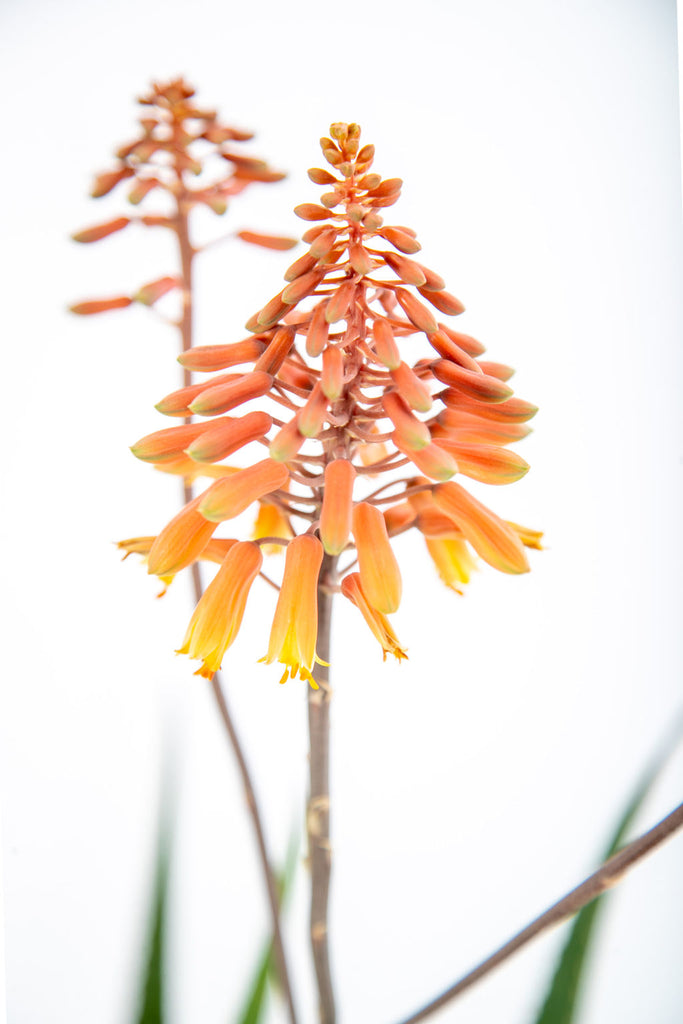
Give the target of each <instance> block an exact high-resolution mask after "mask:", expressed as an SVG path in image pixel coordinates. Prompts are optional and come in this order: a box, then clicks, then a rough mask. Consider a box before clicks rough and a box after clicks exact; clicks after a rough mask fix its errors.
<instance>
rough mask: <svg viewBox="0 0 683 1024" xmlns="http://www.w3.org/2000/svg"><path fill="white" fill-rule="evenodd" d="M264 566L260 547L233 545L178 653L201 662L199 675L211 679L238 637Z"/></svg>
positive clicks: (249, 542) (210, 585)
mask: <svg viewBox="0 0 683 1024" xmlns="http://www.w3.org/2000/svg"><path fill="white" fill-rule="evenodd" d="M262 564H263V555H262V554H261V550H260V548H259V546H258V544H253V543H252V542H251V541H240V542H238V543H237V544H233V545H232V547H231V548H230V550H229V551H228V553H227V555H226V556H225V561H224V562H223V564H222V565H221V567H220V569H219V570H218V572H217V574H216V576H215V577H214V579H213V580H212V581H211V583H210V584H209V585H208V587H207V588H206V590H205V591H204V594H203V596H202V598H201V600H200V601H199V604H198V605H197V607H196V608H195V610H194V613H193V615H192V618H191V619H190V624H189V626H188V628H187V633H186V634H185V639H184V641H183V645H182V647H180V648H179V649H178V651H177V652H176V653H177V654H188V655H189V656H190V657H191V658H197V659H201V661H202V666H201V668H199V669H198V670H197V671H196V672H195V675H198V676H204V677H205V678H206V679H211V678H212V676H213V674H214V672H217V671H218V669H219V668H220V667H221V662H222V660H223V656H224V654H225V652H226V650H227V649H228V647H230V645H231V643H232V642H233V640H234V639H235V637H236V636H237V633H238V631H239V628H240V626H241V624H242V617H243V615H244V608H245V605H246V603H247V597H248V596H249V590H250V589H251V585H252V583H253V582H254V580H255V579H256V576H257V575H258V573H259V571H260V569H261V565H262Z"/></svg>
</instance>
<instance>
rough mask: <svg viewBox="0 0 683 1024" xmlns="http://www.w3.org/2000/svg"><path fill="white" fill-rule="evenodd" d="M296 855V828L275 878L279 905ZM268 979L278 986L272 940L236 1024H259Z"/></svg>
mask: <svg viewBox="0 0 683 1024" xmlns="http://www.w3.org/2000/svg"><path fill="white" fill-rule="evenodd" d="M298 855H299V838H298V830H297V831H296V832H293V833H292V838H291V839H290V842H289V846H288V848H287V857H286V859H285V866H284V870H282V871H281V872H279V873H278V874H277V876H276V878H275V881H276V884H277V889H278V895H279V901H280V906H281V907H282V905H283V903H284V901H285V899H286V898H287V896H288V895H289V891H290V889H291V887H292V882H293V880H294V874H295V871H296V866H297V861H298ZM269 981H270V984H271V986H272V987H273V988H279V985H280V979H279V975H278V971H277V965H276V963H275V956H274V953H273V942H272V940H269V941H268V942H266V944H265V947H264V949H263V950H262V952H261V955H260V957H259V960H258V964H257V966H256V970H255V971H254V976H253V978H252V981H251V984H250V986H249V989H248V991H247V995H246V998H245V1000H244V1005H243V1007H242V1011H241V1013H240V1015H239V1016H238V1018H237V1024H259V1021H260V1020H261V1018H262V1016H263V1013H264V1011H265V1008H266V996H267V992H268V982H269Z"/></svg>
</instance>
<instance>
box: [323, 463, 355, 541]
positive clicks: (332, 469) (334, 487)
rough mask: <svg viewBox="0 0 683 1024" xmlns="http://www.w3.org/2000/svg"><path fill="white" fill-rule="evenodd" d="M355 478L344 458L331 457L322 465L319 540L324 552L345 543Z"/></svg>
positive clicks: (349, 523)
mask: <svg viewBox="0 0 683 1024" xmlns="http://www.w3.org/2000/svg"><path fill="white" fill-rule="evenodd" d="M355 479H356V471H355V469H354V468H353V466H352V465H351V463H350V462H349V460H348V459H334V460H333V461H332V462H328V464H327V466H326V467H325V489H324V491H323V503H322V510H321V512H320V539H321V541H322V543H323V547H324V548H325V551H326V552H327V554H328V555H338V554H340V553H341V552H342V551H343V550H344V548H345V547H346V545H347V543H348V540H349V533H350V532H351V507H352V502H353V482H354V480H355Z"/></svg>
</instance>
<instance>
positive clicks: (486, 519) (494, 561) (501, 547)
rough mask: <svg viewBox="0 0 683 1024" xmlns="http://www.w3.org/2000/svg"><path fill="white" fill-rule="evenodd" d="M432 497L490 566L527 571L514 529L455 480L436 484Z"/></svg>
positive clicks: (520, 544)
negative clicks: (454, 481)
mask: <svg viewBox="0 0 683 1024" xmlns="http://www.w3.org/2000/svg"><path fill="white" fill-rule="evenodd" d="M433 493H434V501H435V502H436V504H437V505H438V506H439V508H440V509H441V511H442V512H445V513H446V515H447V516H448V517H449V518H450V519H452V520H453V522H454V523H455V524H456V525H457V526H459V527H460V529H461V530H462V532H463V534H464V536H465V538H466V539H467V540H468V541H469V542H470V544H471V545H472V547H473V548H474V550H475V551H476V552H477V554H479V555H481V557H482V558H483V559H484V561H485V562H488V564H489V565H492V566H493V568H494V569H499V570H500V572H507V573H513V574H516V573H522V572H528V571H529V563H528V561H527V557H526V554H525V551H524V547H523V546H522V542H521V540H520V539H519V536H518V535H517V533H515V531H514V530H513V529H512V528H511V527H510V526H508V525H507V523H505V522H503V520H502V519H499V518H498V516H497V515H496V514H495V512H492V511H491V509H489V508H487V507H486V505H482V503H481V502H480V501H477V499H476V498H473V497H472V495H471V494H468V493H467V491H466V490H465V489H464V488H463V487H461V486H460V484H456V483H447V484H437V486H436V487H435V488H434V492H433Z"/></svg>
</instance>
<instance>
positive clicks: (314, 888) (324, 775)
mask: <svg viewBox="0 0 683 1024" xmlns="http://www.w3.org/2000/svg"><path fill="white" fill-rule="evenodd" d="M335 563H336V558H334V557H332V556H330V555H325V557H324V559H323V564H322V567H321V570H320V581H319V583H318V638H317V644H316V650H317V653H318V657H319V658H320V659H321V661H329V660H330V625H331V622H332V599H333V592H332V589H331V588H332V586H334V580H335ZM313 674H314V677H315V680H316V682H317V684H318V687H319V689H317V690H314V689H313V688H312V687H309V690H308V727H309V732H310V741H311V752H310V789H309V798H308V813H307V815H306V823H307V829H308V851H309V860H310V867H311V917H310V927H311V949H312V951H313V965H314V967H315V975H316V979H317V983H318V995H319V1010H320V1021H321V1024H334V1022H335V1019H336V1013H335V1005H334V992H333V989H332V978H331V974H330V957H329V949H328V942H327V907H328V898H329V890H330V871H331V864H332V849H331V846H330V789H329V738H330V697H331V695H332V691H331V689H330V673H329V669H328V667H327V665H316V667H315V671H314V673H313Z"/></svg>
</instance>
